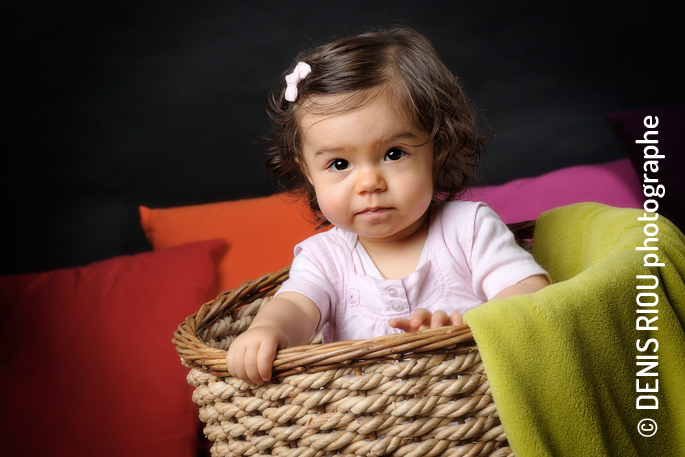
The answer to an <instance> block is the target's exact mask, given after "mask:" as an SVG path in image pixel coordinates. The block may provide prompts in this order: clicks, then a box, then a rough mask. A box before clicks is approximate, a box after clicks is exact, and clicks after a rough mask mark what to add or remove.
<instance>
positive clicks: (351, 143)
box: [300, 96, 433, 242]
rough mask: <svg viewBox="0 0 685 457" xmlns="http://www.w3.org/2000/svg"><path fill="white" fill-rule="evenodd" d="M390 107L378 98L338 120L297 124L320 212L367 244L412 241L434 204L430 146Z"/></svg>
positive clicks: (309, 118)
mask: <svg viewBox="0 0 685 457" xmlns="http://www.w3.org/2000/svg"><path fill="white" fill-rule="evenodd" d="M330 97H334V96H330ZM326 98H327V97H324V98H323V99H322V100H318V101H317V102H318V103H325V99H326ZM333 101H335V100H333ZM393 106H394V105H393V104H391V103H388V101H387V100H386V98H385V97H378V98H377V99H376V100H374V101H373V102H372V103H369V104H367V105H365V106H362V107H360V108H357V109H354V110H351V111H347V112H343V113H341V114H337V115H333V116H322V115H313V114H308V113H306V114H304V115H303V116H302V118H301V122H300V127H301V132H302V138H303V142H302V143H303V144H302V152H303V158H304V162H305V165H306V172H307V177H308V179H309V181H310V182H311V183H312V185H313V186H314V189H315V191H316V198H317V201H318V203H319V208H320V209H321V212H322V213H323V215H324V216H325V217H326V219H328V220H329V221H330V222H331V223H332V224H333V225H335V226H337V227H340V228H342V229H345V230H347V231H350V232H353V233H356V234H358V235H359V236H360V237H362V238H363V239H368V240H369V241H383V242H388V241H398V240H402V239H403V238H405V237H408V236H410V235H411V234H413V233H414V232H415V231H416V230H418V228H419V227H421V225H422V224H423V222H424V220H425V218H426V215H427V211H428V207H429V205H430V202H431V199H432V197H433V172H432V169H433V143H432V141H429V138H428V136H427V135H426V133H425V132H423V131H421V130H420V129H418V128H416V127H415V126H414V125H412V123H411V122H410V121H409V120H408V118H407V116H405V114H404V113H403V112H401V111H399V112H398V110H396V109H394V108H393Z"/></svg>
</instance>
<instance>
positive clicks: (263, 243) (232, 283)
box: [140, 194, 316, 292]
mask: <svg viewBox="0 0 685 457" xmlns="http://www.w3.org/2000/svg"><path fill="white" fill-rule="evenodd" d="M309 212H310V210H309V207H308V206H306V205H305V204H304V203H302V201H300V200H293V199H291V198H288V197H285V196H283V195H280V194H278V195H271V196H269V197H259V198H249V199H244V200H235V201H228V202H220V203H209V204H204V205H192V206H179V207H175V208H165V209H150V208H147V207H145V206H141V207H140V219H141V224H142V226H143V229H144V230H145V236H147V238H148V240H150V242H151V243H152V246H153V248H154V249H163V248H167V247H170V246H177V245H179V244H183V243H187V242H189V241H199V240H207V239H211V238H223V239H225V240H226V242H227V250H226V253H225V254H224V255H223V256H222V258H221V259H220V261H219V264H218V290H217V292H221V291H223V290H228V289H233V288H234V287H236V286H239V285H240V284H242V283H243V282H245V281H248V280H251V279H255V278H258V277H259V276H261V275H264V274H267V273H271V272H274V271H277V270H280V269H281V268H283V267H285V266H286V265H290V264H291V263H292V261H293V249H294V248H295V245H296V244H297V243H299V242H300V241H303V240H305V239H306V238H308V237H309V236H311V235H313V234H314V233H315V228H316V226H315V224H313V223H311V222H308V220H307V216H308V215H309Z"/></svg>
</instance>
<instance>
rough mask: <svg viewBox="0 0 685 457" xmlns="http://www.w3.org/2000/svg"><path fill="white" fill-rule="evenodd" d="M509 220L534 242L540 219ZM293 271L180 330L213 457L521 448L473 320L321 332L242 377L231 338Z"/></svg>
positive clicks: (224, 300) (217, 304)
mask: <svg viewBox="0 0 685 457" xmlns="http://www.w3.org/2000/svg"><path fill="white" fill-rule="evenodd" d="M509 227H510V229H512V231H513V232H514V234H515V236H516V239H517V241H518V242H519V244H522V245H523V246H524V247H525V248H528V249H529V248H530V243H531V242H530V241H529V240H530V239H532V232H533V228H534V222H525V223H519V224H511V225H510V226H509ZM526 240H528V241H526ZM288 270H289V269H288V268H284V269H282V270H280V271H278V272H276V273H273V274H270V275H265V276H263V277H261V278H258V279H255V280H253V281H248V282H246V283H244V284H242V285H241V286H239V287H237V288H236V289H233V290H231V291H227V292H224V293H221V294H219V296H218V297H217V298H216V299H215V300H213V301H210V302H208V303H205V304H204V305H202V307H201V308H200V310H199V311H198V312H197V313H195V314H193V315H192V316H189V317H188V318H187V319H186V320H185V321H184V322H183V323H181V324H180V325H179V327H178V330H177V331H176V333H175V334H174V339H173V342H174V344H175V345H176V350H177V351H178V353H179V355H180V356H181V361H182V363H183V364H184V365H185V366H187V367H189V368H191V370H190V373H189V374H188V378H187V379H188V383H189V384H191V385H192V386H194V387H195V391H194V393H193V401H194V402H195V403H197V404H198V405H199V406H200V419H201V420H202V421H203V422H204V423H205V424H206V426H205V429H204V433H205V436H206V437H207V438H208V439H209V440H211V441H214V445H213V446H212V449H211V453H212V456H215V457H219V456H220V457H223V456H241V455H244V456H252V455H277V456H284V457H285V456H287V457H299V456H303V457H315V456H316V457H318V456H338V455H340V456H385V455H389V456H390V455H391V456H394V457H419V456H445V457H448V456H449V457H457V456H491V457H496V456H497V457H504V456H513V453H512V451H511V448H510V447H509V446H508V443H507V438H506V434H505V432H504V428H503V427H502V425H501V423H500V421H499V416H498V414H497V408H496V406H495V403H494V401H493V399H492V395H491V392H490V386H489V384H488V380H487V376H486V373H485V370H484V368H483V363H482V362H481V359H480V354H479V352H478V348H477V346H476V343H475V341H474V339H473V335H472V333H471V331H470V329H469V328H468V326H466V325H461V326H457V327H442V328H438V329H432V330H426V331H422V332H417V333H400V334H394V335H386V336H382V337H378V338H373V339H368V340H356V341H342V342H336V343H329V344H325V345H322V344H320V342H319V341H316V340H315V341H312V342H310V343H309V344H308V345H306V346H299V347H293V348H288V349H284V350H280V351H279V352H278V355H277V357H276V360H275V361H274V365H273V373H274V375H273V378H272V380H271V381H270V382H268V383H266V384H264V385H262V386H250V385H249V384H247V383H245V382H244V381H242V380H240V379H237V378H233V377H231V376H230V375H229V374H228V372H227V368H226V350H227V348H228V346H229V345H230V343H231V342H232V341H233V340H234V339H235V337H236V336H237V335H239V334H240V333H241V332H243V331H244V330H246V329H247V328H248V327H249V325H250V323H251V322H252V319H253V317H254V316H255V315H256V313H257V312H258V311H259V309H260V308H261V307H262V306H263V305H264V304H265V303H266V302H267V301H268V300H269V299H270V298H271V297H272V296H273V294H274V293H275V292H276V291H277V290H278V287H280V285H281V283H282V282H283V281H284V280H285V279H287V277H288Z"/></svg>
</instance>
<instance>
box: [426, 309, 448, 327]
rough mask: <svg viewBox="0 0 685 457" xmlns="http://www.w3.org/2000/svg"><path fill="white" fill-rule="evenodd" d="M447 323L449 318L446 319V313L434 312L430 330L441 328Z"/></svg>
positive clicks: (441, 311)
mask: <svg viewBox="0 0 685 457" xmlns="http://www.w3.org/2000/svg"><path fill="white" fill-rule="evenodd" d="M448 322H449V318H448V317H447V313H446V312H444V311H443V310H441V309H440V310H438V311H436V312H434V313H433V316H431V326H430V328H438V327H442V326H443V325H445V324H446V323H448Z"/></svg>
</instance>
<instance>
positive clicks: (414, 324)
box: [410, 308, 431, 332]
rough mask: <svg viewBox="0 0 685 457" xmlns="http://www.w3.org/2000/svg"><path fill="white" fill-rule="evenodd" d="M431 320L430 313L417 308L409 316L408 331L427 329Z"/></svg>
mask: <svg viewBox="0 0 685 457" xmlns="http://www.w3.org/2000/svg"><path fill="white" fill-rule="evenodd" d="M430 320H431V313H430V311H428V310H427V309H424V308H419V309H417V310H416V311H414V313H413V314H412V316H411V323H410V326H411V329H410V331H412V332H413V331H416V330H423V329H426V328H428V323H429V322H430Z"/></svg>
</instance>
